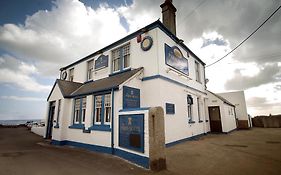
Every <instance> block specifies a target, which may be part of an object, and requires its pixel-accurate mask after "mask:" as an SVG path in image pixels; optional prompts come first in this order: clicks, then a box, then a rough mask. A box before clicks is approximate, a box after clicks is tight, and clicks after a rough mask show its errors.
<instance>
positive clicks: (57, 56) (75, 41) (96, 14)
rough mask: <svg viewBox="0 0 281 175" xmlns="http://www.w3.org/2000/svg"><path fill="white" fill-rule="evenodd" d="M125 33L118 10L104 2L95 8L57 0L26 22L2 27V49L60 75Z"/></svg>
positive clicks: (0, 29) (43, 70)
mask: <svg viewBox="0 0 281 175" xmlns="http://www.w3.org/2000/svg"><path fill="white" fill-rule="evenodd" d="M125 35H126V29H125V28H124V27H123V26H122V25H121V24H120V16H119V12H118V11H117V10H116V9H113V8H110V7H108V6H106V5H103V6H100V7H99V8H97V9H95V10H94V9H92V8H90V7H86V6H85V5H84V4H83V3H81V2H80V1H78V0H72V1H69V0H57V1H55V2H54V5H53V7H52V9H51V10H50V11H47V10H40V11H38V12H36V13H35V14H33V15H31V16H28V17H27V19H26V21H25V23H24V24H23V25H15V24H5V25H3V26H0V48H2V49H3V50H6V51H8V52H10V53H13V55H16V56H17V57H20V58H25V59H26V60H29V61H30V60H33V61H34V62H35V65H36V67H39V71H40V73H43V74H51V75H57V72H58V69H59V68H60V67H63V66H65V65H66V64H69V63H71V62H73V61H75V60H77V59H79V58H82V57H84V56H86V55H88V54H90V53H93V52H94V51H96V50H98V49H100V48H102V47H104V46H106V45H108V44H110V43H111V42H114V41H116V40H118V39H120V38H121V37H122V36H125ZM47 65H48V66H47ZM50 67H51V70H52V72H50V70H49V68H50Z"/></svg>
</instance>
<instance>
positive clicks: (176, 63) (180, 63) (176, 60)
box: [165, 44, 188, 75]
mask: <svg viewBox="0 0 281 175" xmlns="http://www.w3.org/2000/svg"><path fill="white" fill-rule="evenodd" d="M165 63H166V64H167V65H168V66H171V67H173V68H175V69H176V70H178V71H180V72H182V73H184V74H186V75H188V60H187V59H186V58H185V57H183V55H182V53H181V51H180V49H179V48H178V47H177V46H174V47H170V46H168V45H167V44H165Z"/></svg>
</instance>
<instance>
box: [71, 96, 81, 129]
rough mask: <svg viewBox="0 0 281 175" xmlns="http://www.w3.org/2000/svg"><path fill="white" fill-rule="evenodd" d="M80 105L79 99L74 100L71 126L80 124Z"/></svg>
mask: <svg viewBox="0 0 281 175" xmlns="http://www.w3.org/2000/svg"><path fill="white" fill-rule="evenodd" d="M76 101H79V103H77V102H76ZM80 103H81V99H80V98H76V99H74V115H73V117H74V118H73V124H80ZM77 105H79V106H77Z"/></svg>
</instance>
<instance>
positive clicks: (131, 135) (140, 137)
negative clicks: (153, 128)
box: [119, 114, 144, 153]
mask: <svg viewBox="0 0 281 175" xmlns="http://www.w3.org/2000/svg"><path fill="white" fill-rule="evenodd" d="M119 146H120V147H123V148H127V149H130V150H134V151H138V152H142V153H143V152H144V115H143V114H132V115H119Z"/></svg>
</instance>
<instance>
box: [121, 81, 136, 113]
mask: <svg viewBox="0 0 281 175" xmlns="http://www.w3.org/2000/svg"><path fill="white" fill-rule="evenodd" d="M128 108H140V89H136V88H132V87H128V86H123V109H128Z"/></svg>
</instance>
